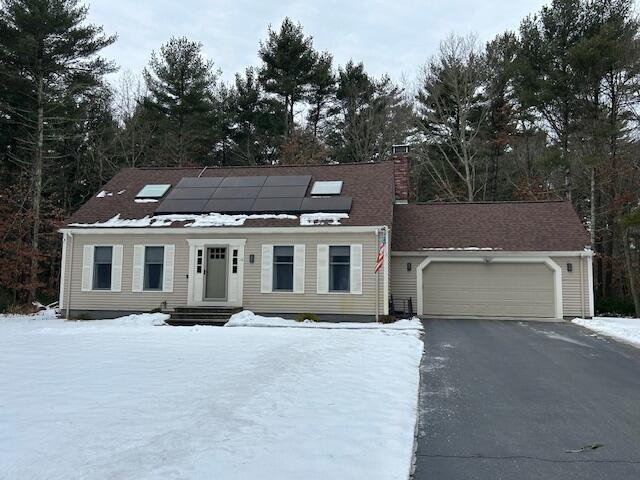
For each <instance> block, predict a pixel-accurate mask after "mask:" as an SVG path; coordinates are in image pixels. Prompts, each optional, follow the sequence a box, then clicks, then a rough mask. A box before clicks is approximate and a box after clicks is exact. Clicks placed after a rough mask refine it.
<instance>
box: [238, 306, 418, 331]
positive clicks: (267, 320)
mask: <svg viewBox="0 0 640 480" xmlns="http://www.w3.org/2000/svg"><path fill="white" fill-rule="evenodd" d="M225 327H289V328H324V329H338V330H340V329H342V330H344V329H347V330H353V329H360V330H362V329H378V330H422V322H420V320H419V319H418V318H412V319H411V320H398V321H397V322H394V323H375V322H368V323H365V322H340V323H328V322H312V321H310V320H305V321H304V322H297V321H295V320H288V319H285V318H280V317H262V316H260V315H256V314H255V313H253V312H251V311H250V310H243V311H242V312H239V313H236V314H234V315H232V316H231V317H230V318H229V321H228V322H227V323H226V324H225Z"/></svg>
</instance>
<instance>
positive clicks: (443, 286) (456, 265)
mask: <svg viewBox="0 0 640 480" xmlns="http://www.w3.org/2000/svg"><path fill="white" fill-rule="evenodd" d="M422 275H423V280H422V302H423V309H422V314H423V315H426V316H446V317H523V318H553V317H555V291H554V274H553V270H552V269H551V268H550V267H549V266H548V265H546V264H544V263H498V262H493V263H484V262H482V263H467V262H431V263H430V264H429V265H427V266H426V267H425V269H424V270H423V272H422Z"/></svg>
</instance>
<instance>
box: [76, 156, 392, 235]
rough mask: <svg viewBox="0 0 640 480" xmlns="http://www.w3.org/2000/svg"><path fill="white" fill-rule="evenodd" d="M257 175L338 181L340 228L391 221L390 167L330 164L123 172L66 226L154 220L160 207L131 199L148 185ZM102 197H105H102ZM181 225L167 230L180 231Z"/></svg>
mask: <svg viewBox="0 0 640 480" xmlns="http://www.w3.org/2000/svg"><path fill="white" fill-rule="evenodd" d="M257 175H311V182H314V181H316V180H342V181H343V188H342V193H343V194H344V195H345V196H350V197H352V198H353V203H352V207H351V211H350V212H349V218H346V219H342V220H340V222H339V223H340V225H349V226H373V225H375V226H378V225H391V223H392V221H393V200H394V181H393V162H391V161H384V162H377V163H358V164H355V163H354V164H335V165H333V164H330V165H309V166H256V167H225V168H217V167H209V168H206V169H205V170H203V168H202V167H195V168H125V169H123V170H121V171H120V172H119V173H118V174H116V175H115V176H114V177H113V178H112V179H111V181H109V182H108V183H107V184H106V185H104V187H103V188H102V191H101V192H100V194H98V195H94V196H92V197H91V198H90V199H89V200H88V201H87V202H86V203H85V204H84V205H83V206H82V207H81V208H80V209H79V210H78V211H77V212H76V213H74V214H73V215H72V216H71V217H70V218H69V219H68V220H67V222H66V226H67V227H71V228H73V227H75V225H71V224H93V223H96V222H100V223H102V222H106V221H108V220H110V219H112V218H113V217H115V216H116V215H120V218H121V219H142V218H144V217H145V216H153V214H154V211H155V209H156V208H157V207H158V205H159V203H137V202H136V201H135V197H136V194H137V193H138V192H139V191H140V190H141V189H142V187H144V186H145V185H147V184H163V183H165V184H171V185H172V186H175V185H176V184H177V183H178V182H179V181H180V180H181V179H182V178H184V177H198V176H201V177H230V176H257ZM103 192H106V193H103ZM182 225H184V222H171V223H170V224H168V225H166V226H171V227H180V226H182ZM244 225H245V226H247V227H274V226H278V227H293V226H300V221H298V220H292V219H249V220H247V221H246V222H245V223H244Z"/></svg>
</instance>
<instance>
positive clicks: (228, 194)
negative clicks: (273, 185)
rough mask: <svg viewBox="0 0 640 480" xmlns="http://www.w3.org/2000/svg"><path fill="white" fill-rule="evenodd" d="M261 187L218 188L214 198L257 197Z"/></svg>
mask: <svg viewBox="0 0 640 480" xmlns="http://www.w3.org/2000/svg"><path fill="white" fill-rule="evenodd" d="M258 192H260V187H235V188H218V189H217V190H216V191H215V193H214V194H213V197H212V198H256V197H257V196H258Z"/></svg>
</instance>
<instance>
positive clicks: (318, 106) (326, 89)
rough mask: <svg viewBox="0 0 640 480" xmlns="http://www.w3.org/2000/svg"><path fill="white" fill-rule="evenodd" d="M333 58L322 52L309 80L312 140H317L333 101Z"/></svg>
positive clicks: (334, 82) (334, 80)
mask: <svg viewBox="0 0 640 480" xmlns="http://www.w3.org/2000/svg"><path fill="white" fill-rule="evenodd" d="M332 63H333V57H332V56H331V54H330V53H328V52H323V53H322V54H320V55H319V56H318V58H317V59H316V61H315V62H314V66H313V70H312V71H311V77H310V79H309V91H308V93H307V100H308V102H309V106H310V108H309V114H308V122H309V124H310V127H311V132H312V133H313V138H314V139H315V140H318V128H319V127H320V125H321V123H322V122H323V121H324V122H326V121H327V120H328V118H327V117H328V116H329V107H330V105H331V103H332V102H334V101H335V93H336V90H337V88H336V79H335V76H334V74H333V70H332Z"/></svg>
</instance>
